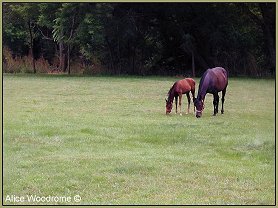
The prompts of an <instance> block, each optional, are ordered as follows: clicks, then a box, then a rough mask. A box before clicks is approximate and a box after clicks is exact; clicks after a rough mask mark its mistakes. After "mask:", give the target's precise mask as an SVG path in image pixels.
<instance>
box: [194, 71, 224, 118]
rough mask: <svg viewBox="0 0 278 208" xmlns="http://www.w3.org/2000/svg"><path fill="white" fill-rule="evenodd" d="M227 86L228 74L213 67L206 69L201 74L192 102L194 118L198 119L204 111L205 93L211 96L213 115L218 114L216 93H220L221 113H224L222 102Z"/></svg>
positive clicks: (217, 96)
mask: <svg viewBox="0 0 278 208" xmlns="http://www.w3.org/2000/svg"><path fill="white" fill-rule="evenodd" d="M227 86H228V74H227V71H226V70H225V69H224V68H222V67H215V68H213V69H208V70H206V71H205V73H204V74H203V76H202V78H201V80H200V84H199V90H198V95H197V98H196V99H195V100H194V105H195V107H196V117H197V118H200V117H201V116H202V112H203V110H204V101H205V96H206V94H207V93H210V94H213V115H214V116H215V115H216V114H217V113H218V103H219V95H218V92H220V91H222V99H221V101H222V109H221V113H222V114H223V113H224V101H225V94H226V89H227Z"/></svg>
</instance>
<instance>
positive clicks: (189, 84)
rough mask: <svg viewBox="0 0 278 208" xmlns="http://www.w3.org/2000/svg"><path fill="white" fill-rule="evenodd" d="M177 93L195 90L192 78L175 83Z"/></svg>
mask: <svg viewBox="0 0 278 208" xmlns="http://www.w3.org/2000/svg"><path fill="white" fill-rule="evenodd" d="M175 85H176V91H177V93H183V94H184V93H187V92H189V91H191V90H192V89H195V81H194V79H192V78H185V79H181V80H179V81H177V82H176V83H175Z"/></svg>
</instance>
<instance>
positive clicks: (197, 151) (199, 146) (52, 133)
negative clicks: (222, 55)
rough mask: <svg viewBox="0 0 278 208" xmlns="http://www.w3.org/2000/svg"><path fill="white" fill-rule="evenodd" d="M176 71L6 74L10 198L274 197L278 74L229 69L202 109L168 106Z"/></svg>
mask: <svg viewBox="0 0 278 208" xmlns="http://www.w3.org/2000/svg"><path fill="white" fill-rule="evenodd" d="M175 80H176V79H175V78H169V77H164V78H162V77H146V78H143V77H67V76H55V75H53V76H47V75H44V76H31V75H29V76H27V75H4V77H3V96H4V101H3V105H4V112H3V116H4V118H3V121H4V124H3V134H4V142H3V145H4V146H3V147H4V160H3V165H4V178H3V183H4V190H3V191H4V193H3V194H4V204H67V205H68V204H86V205H89V204H97V205H102V204H105V205H108V204H113V205H117V204H126V205H127V204H145V205H146V204H168V205H169V204H172V205H175V204H186V205H195V204H198V205H202V204H206V205H208V204H213V205H225V204H230V205H233V204H236V205H247V204H248V205H252V204H255V205H273V204H274V203H275V195H274V194H275V191H274V189H275V185H274V184H275V81H274V80H271V79H270V80H266V79H262V80H259V79H257V80H255V79H235V78H231V79H230V80H229V86H228V88H227V94H226V103H225V114H224V115H221V114H219V115H217V116H215V117H213V116H212V113H213V111H212V109H213V106H212V96H211V95H208V96H207V97H206V109H205V111H204V113H203V116H202V118H200V119H197V118H195V116H194V115H193V114H189V115H185V114H184V115H183V116H179V115H175V114H173V113H171V115H170V116H166V115H165V101H164V98H165V96H166V94H167V92H168V90H169V88H170V87H171V86H172V84H173V82H174V81H175ZM196 81H197V83H199V79H196ZM184 98H186V97H184ZM185 100H186V99H184V101H185ZM186 106H187V102H184V105H183V111H184V112H185V109H186ZM192 110H193V108H191V112H192ZM11 195H13V196H15V197H25V198H24V199H25V201H24V202H13V201H11V200H7V196H9V197H11ZM30 195H36V196H40V197H47V196H53V197H54V196H56V197H62V196H67V197H71V201H70V202H68V201H67V202H64V201H57V202H55V201H54V202H53V201H52V202H51V201H50V202H38V201H34V202H32V201H31V202H29V201H27V199H26V196H30ZM75 195H79V196H80V197H81V200H78V202H76V201H74V199H75V198H74V196H75Z"/></svg>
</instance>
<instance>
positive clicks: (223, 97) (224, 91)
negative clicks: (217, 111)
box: [221, 87, 227, 114]
mask: <svg viewBox="0 0 278 208" xmlns="http://www.w3.org/2000/svg"><path fill="white" fill-rule="evenodd" d="M226 88H227V87H225V88H224V90H223V91H222V99H221V101H222V108H221V114H223V113H224V101H225V94H226Z"/></svg>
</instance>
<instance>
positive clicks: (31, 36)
mask: <svg viewBox="0 0 278 208" xmlns="http://www.w3.org/2000/svg"><path fill="white" fill-rule="evenodd" d="M31 24H32V23H31V21H30V20H29V21H28V28H29V34H30V55H31V57H32V67H33V71H34V74H36V72H37V70H36V64H35V57H34V37H33V32H32V25H31Z"/></svg>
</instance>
